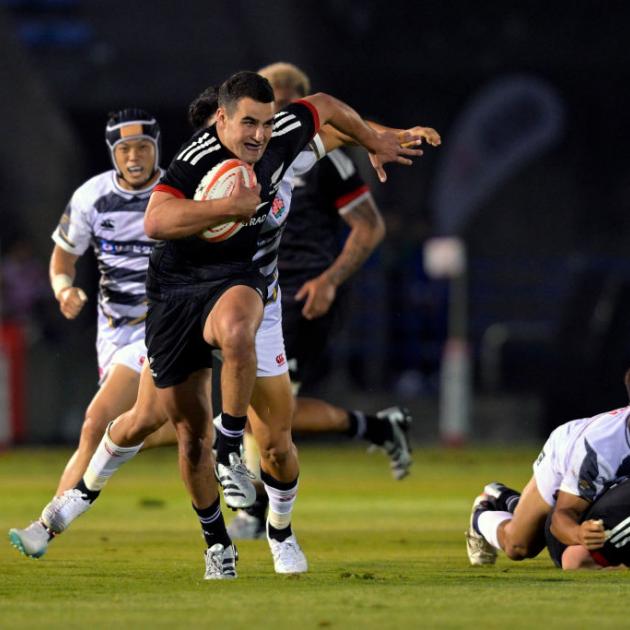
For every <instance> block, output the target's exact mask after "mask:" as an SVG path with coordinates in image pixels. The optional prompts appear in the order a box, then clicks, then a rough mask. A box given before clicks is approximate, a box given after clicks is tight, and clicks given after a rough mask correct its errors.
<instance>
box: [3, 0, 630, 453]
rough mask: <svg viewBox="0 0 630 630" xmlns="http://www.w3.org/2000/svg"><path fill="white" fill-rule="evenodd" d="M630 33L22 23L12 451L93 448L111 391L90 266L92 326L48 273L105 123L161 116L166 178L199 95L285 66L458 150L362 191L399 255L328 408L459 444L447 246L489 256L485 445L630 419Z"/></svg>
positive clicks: (14, 60) (371, 282) (128, 21)
mask: <svg viewBox="0 0 630 630" xmlns="http://www.w3.org/2000/svg"><path fill="white" fill-rule="evenodd" d="M158 7H159V8H158ZM629 17H630V8H629V7H628V6H627V5H625V4H624V3H621V2H607V3H597V2H570V3H569V2H557V3H548V2H547V3H542V2H526V3H519V4H510V5H506V4H505V3H499V2H496V1H488V2H485V3H472V2H453V3H444V2H439V1H437V0H435V1H430V2H418V3H408V2H402V1H399V0H393V1H390V2H387V3H385V2H378V1H376V0H361V1H359V0H319V1H318V2H313V1H311V0H308V1H306V2H301V3H299V8H298V7H297V5H296V4H295V3H291V2H288V1H286V0H278V1H276V2H273V3H259V2H247V1H246V0H240V1H238V0H232V1H230V2H227V1H217V2H213V3H212V6H211V8H209V5H208V3H206V2H188V3H186V7H185V11H182V3H178V2H174V1H172V0H162V1H161V2H160V3H152V2H136V3H128V2H122V1H121V0H109V1H107V2H99V3H90V2H86V1H85V0H2V1H1V2H0V52H1V58H2V59H3V62H2V74H1V79H0V85H1V88H2V98H1V99H0V113H1V114H2V120H3V134H2V135H3V142H2V143H0V186H1V189H2V191H3V203H2V209H1V218H2V228H1V230H0V238H1V242H0V246H1V248H2V249H1V252H2V288H3V298H2V318H3V336H2V341H3V343H2V348H3V353H2V355H1V356H2V361H1V362H0V376H1V377H0V381H1V382H2V388H1V391H2V394H1V395H0V413H2V414H3V415H4V420H3V425H4V427H5V428H4V434H3V435H1V436H0V442H7V441H10V440H11V436H10V435H9V433H8V432H7V427H8V423H9V419H10V414H14V418H17V419H18V420H19V419H20V418H21V419H22V420H23V425H21V430H20V431H18V432H17V435H14V436H13V437H14V438H16V439H17V441H26V442H33V443H38V442H65V441H72V440H74V439H75V438H76V436H77V435H78V429H79V427H80V424H81V421H82V414H83V410H84V408H85V406H86V404H87V402H88V401H89V399H90V397H91V396H92V394H93V392H94V388H95V385H96V366H95V352H94V349H93V341H94V334H95V331H94V304H95V300H94V296H95V287H96V284H95V283H96V275H95V270H94V267H93V264H92V263H91V261H87V260H86V261H84V262H83V263H82V264H81V267H80V275H79V282H81V283H83V285H84V286H87V287H88V293H89V294H90V296H91V298H92V299H91V301H90V308H89V309H86V311H85V313H84V314H83V315H82V316H81V317H80V319H79V320H78V321H75V322H66V321H64V320H62V318H61V316H60V315H59V313H58V309H57V308H56V303H55V302H54V300H53V299H52V296H51V295H50V290H49V288H48V285H47V279H46V265H47V259H48V256H49V254H50V251H51V247H52V242H51V241H50V233H51V232H52V230H53V228H54V226H55V225H56V221H57V220H58V217H59V216H60V214H61V212H62V210H63V207H64V205H65V203H66V201H67V199H68V197H69V195H70V194H71V193H72V191H73V190H74V189H75V188H76V187H77V186H78V185H79V184H80V183H82V182H83V181H84V180H85V179H86V178H88V177H89V176H91V175H92V174H95V173H97V172H100V171H101V170H105V169H107V168H109V161H108V156H107V153H106V149H105V145H104V142H103V126H104V122H105V120H106V114H107V112H108V111H110V110H112V109H116V108H119V107H124V106H130V105H133V106H139V107H143V108H146V109H148V110H149V111H151V112H153V113H155V114H156V116H157V117H158V119H159V121H160V124H161V126H162V132H163V140H164V141H163V156H164V159H163V164H164V165H167V164H168V161H169V160H170V157H171V156H172V155H173V153H174V151H175V149H176V148H177V146H178V145H179V143H180V142H181V141H183V140H184V139H185V138H186V137H187V134H188V128H187V123H186V115H185V114H186V107H187V104H188V102H189V101H190V100H191V99H192V98H193V97H194V96H195V95H196V94H197V93H198V92H199V91H200V90H201V89H203V88H204V87H205V86H206V85H208V84H215V83H218V82H220V81H221V80H222V79H223V78H225V77H226V76H227V75H228V74H230V73H232V72H233V71H236V70H239V69H244V68H251V69H255V68H257V67H259V66H261V65H263V64H266V63H270V62H273V61H276V60H287V61H292V62H294V63H296V64H298V65H300V66H301V67H303V68H304V69H305V70H306V72H307V73H308V74H309V75H310V76H311V78H312V82H313V85H314V88H315V90H322V91H326V92H329V93H331V94H334V95H336V96H339V97H340V98H342V99H343V100H345V101H347V102H349V103H351V104H352V105H353V106H355V108H356V109H358V110H359V111H360V112H361V113H362V114H364V115H365V116H366V117H369V118H373V119H375V120H382V121H384V122H388V123H392V124H397V125H400V126H407V125H412V124H416V123H419V124H425V125H430V126H433V127H435V128H436V129H438V130H439V131H440V132H441V133H442V135H443V139H444V145H443V147H442V148H440V149H439V150H431V149H428V150H427V151H426V154H425V156H424V157H423V158H422V159H421V160H420V161H419V162H418V163H417V164H416V165H415V166H414V167H413V168H411V169H403V168H390V169H389V173H390V181H389V183H388V184H387V185H386V186H383V187H381V186H379V185H378V183H377V182H375V181H374V179H373V177H372V176H371V173H370V172H369V169H368V168H366V170H365V174H366V177H368V178H370V182H371V183H372V184H373V190H374V193H375V195H376V198H377V200H378V203H379V206H380V207H381V209H382V211H383V214H384V215H385V216H386V219H387V227H388V237H387V241H386V242H385V243H384V244H383V246H382V247H381V248H380V250H379V251H378V253H377V254H376V255H375V256H374V257H373V258H372V259H371V261H370V262H369V264H368V265H367V266H366V268H365V269H364V271H363V272H362V273H361V274H360V275H359V276H358V277H357V278H356V280H355V282H354V297H353V300H352V309H351V311H350V312H349V321H348V325H347V326H346V328H345V332H344V333H343V335H341V336H340V337H339V338H338V341H337V343H336V345H335V347H334V349H333V355H332V361H331V366H330V371H329V373H328V376H327V377H326V378H325V379H324V380H323V381H322V383H321V384H320V385H319V391H320V393H323V394H324V395H326V396H327V397H328V398H329V399H330V400H333V401H336V402H339V403H342V404H347V405H354V404H359V403H360V405H361V407H364V408H378V407H380V406H383V404H386V403H390V402H392V401H394V400H396V401H401V402H404V403H405V404H407V405H408V406H409V407H411V408H412V409H413V410H414V412H415V414H416V417H417V422H416V427H415V429H414V430H415V432H416V436H415V437H416V439H417V440H418V441H420V440H430V441H434V440H436V439H437V438H438V435H439V430H438V424H437V422H438V417H439V410H438V400H439V396H438V395H439V384H440V365H441V357H442V353H443V349H444V345H445V341H446V338H447V328H448V324H447V322H448V306H449V304H448V300H449V289H448V282H447V281H445V280H439V279H431V278H429V277H428V276H427V274H426V273H425V271H424V268H423V265H422V260H423V246H424V243H425V242H426V240H427V239H428V238H430V237H432V236H435V235H436V234H438V233H441V234H445V233H448V234H456V235H457V236H459V237H461V238H462V239H463V241H464V242H465V244H466V248H467V252H468V278H467V280H468V285H467V293H468V318H467V323H468V331H467V332H468V338H469V341H470V348H471V356H472V367H473V370H472V375H473V393H474V396H473V405H472V415H473V418H472V424H471V431H470V432H471V435H472V437H473V438H475V439H480V438H488V439H492V440H501V439H507V438H510V439H514V438H515V437H517V438H519V439H523V440H526V439H535V440H536V441H537V440H538V439H539V437H540V436H542V435H543V434H544V433H545V432H546V431H547V429H548V428H549V427H550V426H551V425H554V424H556V423H558V422H562V421H565V420H568V419H570V418H572V417H576V416H585V415H589V414H591V413H594V412H596V411H600V410H602V409H603V408H610V407H613V406H615V405H621V404H624V401H625V397H624V392H623V388H622V386H621V376H622V372H623V370H624V368H625V367H626V366H628V365H630V361H629V358H630V357H629V356H628V355H629V354H630V327H629V326H628V325H627V321H626V318H625V311H626V306H627V305H628V303H629V302H630V284H629V282H630V263H629V261H628V257H627V254H626V252H627V242H628V237H627V232H628V227H629V225H628V224H629V222H630V213H628V210H629V208H628V205H629V203H630V168H629V166H628V160H627V159H625V150H626V142H627V137H628V131H629V130H630V123H629V122H628V116H627V112H628V110H629V107H628V106H629V105H630V103H629V101H630V95H629V94H628V91H627V89H626V88H625V85H626V83H627V78H628V74H629V66H628V63H627V41H628V28H627V24H628V18H629ZM512 89H513V90H514V91H513V92H510V90H512ZM473 114H475V115H473ZM466 121H468V122H466ZM533 137H535V138H537V141H536V142H532V143H531V144H530V145H527V140H528V139H529V140H531V139H532V138H533ZM526 145H527V146H526ZM458 147H459V152H458V151H457V150H456V149H457V148H458ZM524 147H525V148H524ZM465 149H469V150H468V151H466V150H465ZM364 166H365V164H364ZM480 181H483V182H484V185H483V187H482V189H476V188H475V186H476V185H477V184H478V183H479V182H480ZM450 193H453V195H455V197H453V196H451V197H449V194H450ZM456 193H457V194H456ZM473 198H474V199H475V201H474V202H473V201H471V200H472V199H473ZM445 208H446V210H445ZM445 212H451V213H452V215H453V216H455V215H457V216H458V221H456V222H455V223H453V222H450V223H449V222H448V221H447V220H446V219H445V215H444V213H445ZM458 213H459V214H458ZM451 218H452V216H451ZM86 258H89V257H88V256H86ZM366 340H369V342H366ZM20 373H22V374H23V376H24V378H23V381H22V384H21V385H20V379H19V378H18V380H17V382H16V380H15V378H16V375H17V376H19V374H20ZM20 392H21V393H20ZM18 428H19V427H18ZM14 433H15V432H14Z"/></svg>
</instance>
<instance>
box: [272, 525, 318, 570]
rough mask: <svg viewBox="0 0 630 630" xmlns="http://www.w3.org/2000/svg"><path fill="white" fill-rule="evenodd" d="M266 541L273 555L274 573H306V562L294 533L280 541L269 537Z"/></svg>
mask: <svg viewBox="0 0 630 630" xmlns="http://www.w3.org/2000/svg"><path fill="white" fill-rule="evenodd" d="M267 541H268V542H269V548H270V549H271V556H272V557H273V568H274V570H275V572H276V573H306V571H308V562H307V561H306V556H305V555H304V552H303V551H302V548H301V547H300V545H299V544H298V541H297V539H296V538H295V535H294V534H291V536H289V537H288V538H286V539H285V540H283V541H282V542H281V541H279V540H275V539H274V538H270V537H269V532H267Z"/></svg>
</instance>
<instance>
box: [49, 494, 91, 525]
mask: <svg viewBox="0 0 630 630" xmlns="http://www.w3.org/2000/svg"><path fill="white" fill-rule="evenodd" d="M91 505H92V504H91V503H90V502H89V501H88V499H87V495H85V494H83V493H82V492H81V490H77V488H72V489H71V490H66V491H65V492H64V493H63V494H60V495H59V496H58V497H55V498H54V499H53V500H52V501H51V502H50V503H49V504H48V505H47V506H46V507H45V508H44V510H43V512H42V516H41V520H42V522H43V523H44V525H45V526H46V527H47V528H48V529H50V530H51V531H53V532H54V533H55V534H60V533H61V532H63V531H64V530H66V529H67V528H68V526H69V525H70V523H72V521H74V520H75V519H76V518H78V517H79V516H81V514H83V513H84V512H87V510H89V509H90V506H91Z"/></svg>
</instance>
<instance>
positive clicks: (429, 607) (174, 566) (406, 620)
mask: <svg viewBox="0 0 630 630" xmlns="http://www.w3.org/2000/svg"><path fill="white" fill-rule="evenodd" d="M68 454H69V453H68V451H62V450H39V451H32V450H29V451H14V452H9V453H5V454H3V455H1V456H0V529H1V530H3V531H4V532H5V534H3V535H5V536H6V531H7V530H8V529H9V527H12V526H24V525H25V524H27V523H28V522H29V520H31V519H32V518H33V517H35V516H36V515H38V514H39V511H40V510H41V507H42V505H43V504H44V503H45V502H46V501H47V500H48V498H49V495H50V493H51V491H52V490H53V489H54V483H55V481H56V477H57V475H58V473H59V471H60V470H61V468H62V465H63V462H64V461H65V458H66V457H67V456H68ZM534 456H535V452H534V451H529V450H505V449H503V450H500V451H451V452H449V451H440V450H417V451H416V453H415V459H416V463H415V465H414V469H413V474H412V476H411V477H409V478H407V479H406V480H404V481H402V482H395V481H393V480H392V479H391V478H390V477H389V474H388V471H387V463H386V460H385V458H384V457H383V456H382V455H381V454H374V455H366V454H365V452H364V450H362V449H355V448H330V447H326V448H321V447H317V448H315V447H312V446H309V447H302V449H301V458H302V479H301V486H300V496H299V502H298V504H297V509H296V516H295V527H296V530H297V532H298V534H299V539H300V542H301V543H302V545H303V547H304V549H305V551H306V553H307V555H308V559H309V562H310V571H309V573H308V574H306V575H303V576H300V577H286V576H276V575H275V574H274V573H273V568H272V564H271V559H270V556H269V552H268V549H267V546H266V542H265V541H250V542H242V543H240V544H239V550H240V556H241V560H240V562H239V565H238V571H239V579H238V580H236V581H234V582H220V583H217V582H204V580H203V579H202V576H203V558H202V550H203V544H202V540H201V537H200V533H199V526H198V524H197V522H196V519H195V517H194V514H193V512H192V510H191V508H190V505H189V503H188V501H187V499H186V495H185V493H184V490H183V487H182V485H181V483H180V481H179V477H178V474H177V466H176V460H175V453H174V451H170V450H161V451H155V452H150V453H145V454H142V455H141V456H140V457H137V458H136V459H135V460H134V461H133V462H131V463H130V464H128V465H127V466H126V468H125V469H124V470H123V471H121V472H120V473H119V474H118V476H117V478H115V479H114V480H113V481H112V482H111V483H110V485H109V486H108V488H107V489H106V491H105V492H104V493H103V495H102V497H101V498H99V500H98V502H97V503H96V504H95V506H94V508H93V509H92V510H91V511H90V512H89V513H87V514H86V515H84V516H83V517H81V519H80V520H78V521H77V522H76V523H75V524H74V526H73V528H72V531H69V532H68V533H66V534H64V535H62V536H60V537H59V538H57V539H56V540H55V541H54V543H53V544H52V545H51V547H50V549H49V551H48V553H47V554H46V555H45V556H44V557H43V558H42V559H40V560H32V559H27V558H24V557H22V556H20V555H19V554H18V553H17V551H16V550H15V549H13V548H12V547H10V546H9V543H8V539H6V538H5V542H4V543H3V544H0V627H1V628H26V627H33V628H35V627H37V628H42V627H44V628H85V627H89V628H94V629H96V628H119V629H121V630H122V629H123V628H129V627H133V628H136V627H137V628H145V627H146V628H179V627H182V628H190V630H196V628H206V627H208V628H210V627H212V628H251V629H252V630H254V629H258V628H278V629H282V628H297V629H299V630H302V629H307V628H322V627H332V628H353V629H356V630H359V629H361V628H479V629H482V630H483V629H486V628H502V629H503V628H507V629H508V630H514V629H516V628H532V627H536V626H539V627H540V628H582V627H587V626H591V627H596V628H598V630H599V629H600V628H621V627H626V626H627V625H628V621H627V619H628V613H627V611H626V610H625V606H623V605H622V604H621V602H622V597H619V596H624V595H625V594H626V592H627V591H626V589H628V587H629V586H630V581H629V580H630V575H629V574H628V572H626V571H599V572H592V573H565V574H563V573H562V572H561V571H558V570H557V569H555V568H553V566H552V565H551V562H550V560H549V559H548V558H547V557H546V555H545V554H541V556H540V557H539V558H537V559H536V560H532V561H527V562H524V563H520V564H517V563H513V562H509V561H508V560H506V559H505V558H504V557H501V558H500V559H499V562H498V563H497V566H496V567H492V568H482V569H473V568H471V567H470V566H468V560H467V558H466V553H465V549H464V538H463V531H464V529H465V527H466V523H467V519H468V516H469V509H470V504H471V501H472V499H473V498H474V496H475V494H477V492H478V491H479V489H480V488H481V487H482V486H483V484H484V483H486V482H488V481H491V480H494V479H500V480H501V481H503V482H505V483H507V484H512V485H514V486H517V487H519V486H522V485H523V484H524V482H525V481H526V480H527V479H528V477H529V475H530V462H531V460H532V459H533V457H534Z"/></svg>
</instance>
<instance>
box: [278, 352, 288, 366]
mask: <svg viewBox="0 0 630 630" xmlns="http://www.w3.org/2000/svg"><path fill="white" fill-rule="evenodd" d="M286 362H287V360H286V358H285V356H284V354H279V355H278V356H277V357H276V363H277V364H278V365H284V364H285V363H286Z"/></svg>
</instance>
